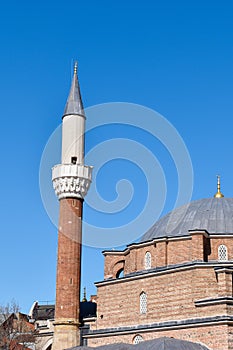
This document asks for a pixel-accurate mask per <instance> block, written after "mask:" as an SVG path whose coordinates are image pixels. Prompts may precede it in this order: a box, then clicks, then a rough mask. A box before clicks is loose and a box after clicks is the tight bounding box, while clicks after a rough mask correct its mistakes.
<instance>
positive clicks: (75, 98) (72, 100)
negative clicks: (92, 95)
mask: <svg viewBox="0 0 233 350" xmlns="http://www.w3.org/2000/svg"><path fill="white" fill-rule="evenodd" d="M77 66H78V65H77V62H76V63H75V65H74V75H73V79H72V84H71V88H70V93H69V97H68V99H67V102H66V107H65V110H64V114H63V117H64V116H66V115H70V114H72V115H74V114H77V115H82V116H85V114H84V109H83V102H82V97H81V93H80V87H79V83H78V76H77Z"/></svg>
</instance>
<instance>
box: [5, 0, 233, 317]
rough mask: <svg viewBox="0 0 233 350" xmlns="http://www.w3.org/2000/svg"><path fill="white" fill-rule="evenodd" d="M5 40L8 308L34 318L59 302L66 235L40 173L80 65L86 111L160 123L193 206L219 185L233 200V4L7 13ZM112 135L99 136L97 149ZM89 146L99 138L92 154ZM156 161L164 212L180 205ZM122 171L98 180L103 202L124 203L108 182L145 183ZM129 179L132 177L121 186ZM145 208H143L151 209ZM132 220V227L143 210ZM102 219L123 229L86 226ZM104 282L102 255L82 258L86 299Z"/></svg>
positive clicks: (13, 6)
mask: <svg viewBox="0 0 233 350" xmlns="http://www.w3.org/2000/svg"><path fill="white" fill-rule="evenodd" d="M0 38H1V40H0V43H1V55H0V91H1V95H0V107H1V138H0V147H1V172H0V181H1V254H0V266H1V270H0V271H1V273H0V286H1V288H0V303H1V304H4V303H6V302H7V301H9V300H11V299H12V298H14V299H15V300H17V301H18V303H19V304H20V306H21V308H22V310H23V311H25V312H28V310H29V308H30V306H31V304H32V303H33V301H35V300H40V301H41V300H54V298H55V270H56V242H57V230H56V227H55V226H54V225H53V224H52V223H51V221H50V219H49V217H48V215H47V213H46V211H45V209H44V207H43V204H42V201H41V196H40V188H39V167H40V160H41V155H42V152H43V149H44V147H45V144H46V142H47V141H48V139H49V137H50V135H51V133H52V132H53V131H54V130H55V128H56V127H57V126H58V125H59V124H60V122H61V116H62V113H63V110H64V106H65V102H66V98H67V95H68V91H69V87H70V82H71V74H72V65H73V61H74V59H78V61H79V79H80V85H81V90H82V96H83V101H84V105H85V107H90V106H93V105H96V104H101V103H106V102H130V103H135V104H140V105H143V106H145V107H149V108H151V109H154V110H156V111H158V112H159V113H160V114H162V115H163V116H164V117H166V118H167V119H168V120H169V121H170V122H171V123H172V124H173V125H174V127H175V128H176V129H177V130H178V132H179V133H180V135H181V136H182V138H183V140H184V142H185V144H186V146H187V148H188V150H189V153H190V156H191V159H192V163H193V170H194V191H193V199H198V198H204V197H210V196H212V195H213V194H214V192H215V187H216V177H215V176H216V174H218V173H220V174H221V175H222V191H223V192H224V194H225V196H228V197H232V196H233V162H232V149H233V137H232V129H233V122H232V111H233V99H232V92H233V63H232V62H233V2H232V1H222V2H219V1H200V0H196V1H188V2H187V1H181V0H180V1H172V0H169V1H166V0H165V1H152V0H151V1H147V0H145V1H127V0H126V1H122V0H120V1H114V2H109V1H101V0H100V1H98V2H97V1H82V2H81V1H77V0H76V1H66V2H65V1H56V2H55V1H54V2H53V1H49V0H48V1H44V0H41V1H40V2H33V1H25V0H22V1H20V2H19V1H11V2H4V3H2V4H1V10H0ZM106 133H107V134H108V137H110V138H111V135H113V137H123V138H127V137H129V138H131V139H132V138H133V136H134V135H135V138H136V140H137V142H142V143H143V144H144V145H145V147H148V148H150V147H149V145H151V144H152V143H153V142H152V141H151V140H150V136H149V135H147V134H141V136H140V135H139V134H137V133H135V131H134V130H132V129H130V128H129V129H128V130H127V128H126V129H124V128H122V130H121V129H117V130H115V129H114V128H110V129H109V130H108V131H107V132H106ZM106 133H105V131H103V132H102V133H99V134H98V135H95V137H94V140H95V142H98V140H99V139H98V138H100V136H101V135H102V136H103V139H105V138H106ZM111 133H112V134H111ZM92 142H93V139H92V138H91V134H90V137H89V138H88V139H87V150H88V149H90V148H91V147H92ZM95 142H94V143H95ZM152 148H153V147H152ZM152 148H150V149H152ZM152 151H153V152H155V153H156V157H157V158H158V159H159V161H160V163H161V165H162V167H163V169H164V173H165V177H166V180H167V186H168V187H167V188H168V193H167V199H166V205H165V208H164V212H165V211H167V210H170V209H172V207H173V204H174V198H173V197H174V196H175V195H174V193H175V192H176V191H177V175H176V173H175V171H174V169H173V168H174V165H171V169H173V170H171V172H170V167H169V165H168V164H169V161H170V160H169V159H168V158H169V157H168V156H167V154H165V153H166V152H165V151H164V149H163V148H162V147H159V146H158V148H156V147H155V148H154V149H152ZM166 157H167V159H166ZM117 162H118V161H116V163H113V162H112V164H111V163H109V165H107V166H106V169H105V170H106V171H109V175H106V174H104V171H103V174H102V175H101V173H100V175H101V176H100V181H99V186H100V188H99V191H100V193H101V194H102V195H103V196H104V197H105V199H106V200H112V199H114V196H115V195H116V193H115V191H114V186H113V184H112V185H111V186H110V187H108V186H109V184H108V179H109V178H111V179H112V180H113V181H114V180H117V179H118V177H121V175H122V177H123V178H124V177H130V174H131V172H132V174H133V177H135V179H134V180H135V181H136V182H137V181H139V180H140V177H141V175H142V174H141V173H140V171H139V170H138V169H137V170H135V171H136V172H134V166H133V165H130V166H129V167H128V166H127V164H126V166H124V164H123V163H121V165H120V166H118V164H117ZM171 163H172V162H171ZM122 164H123V166H122ZM122 168H125V171H126V173H122V172H120V173H119V174H118V175H115V174H117V171H118V169H122ZM135 174H136V175H135ZM173 175H174V176H173ZM114 176H115V177H114ZM155 181H156V173H155ZM174 187H175V188H174ZM111 190H112V193H111ZM138 196H139V197H136V198H137V202H138V203H139V202H140V198H142V200H145V198H144V197H143V193H142V194H141V197H140V194H139V195H138ZM154 205H155V206H156V198H155V201H154ZM131 209H132V211H131V212H129V215H132V213H133V210H135V212H136V213H137V212H138V210H140V208H139V209H137V207H136V206H134V207H132V208H131ZM105 219H106V222H107V223H108V224H109V225H110V226H111V225H112V226H114V215H110V216H106V217H103V218H100V217H99V216H98V215H97V216H95V214H94V213H93V212H92V210H91V209H90V208H88V207H87V206H86V207H85V220H89V221H90V222H91V223H93V224H97V223H96V220H97V221H98V220H100V221H101V220H102V221H103V220H105ZM111 219H112V220H113V221H112V223H111ZM122 220H124V218H122ZM101 224H103V222H102V223H101ZM108 224H106V226H108ZM103 225H104V224H103ZM142 234H143V232H142ZM102 278H103V258H102V255H101V249H96V248H90V247H85V248H84V250H83V276H82V280H83V282H82V283H83V286H84V285H85V286H87V292H88V295H89V294H91V293H95V288H94V287H93V283H94V282H95V281H98V280H101V279H102Z"/></svg>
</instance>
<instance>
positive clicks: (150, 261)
mask: <svg viewBox="0 0 233 350" xmlns="http://www.w3.org/2000/svg"><path fill="white" fill-rule="evenodd" d="M85 118H86V117H85V114H84V109H83V104H82V99H81V93H80V88H79V82H78V78H77V66H76V65H75V68H74V75H73V80H72V85H71V90H70V94H69V97H68V100H67V104H66V107H65V112H64V115H63V118H62V122H63V131H62V157H61V164H58V165H56V166H54V168H53V171H52V180H53V186H54V189H55V192H56V194H57V196H58V199H59V202H60V217H59V232H58V257H57V283H56V305H55V316H54V306H47V307H44V309H43V307H42V306H40V305H37V304H35V305H34V306H33V308H32V310H31V316H32V318H34V320H35V324H36V325H37V327H38V330H39V337H38V342H37V350H49V349H51V348H52V350H64V349H68V348H69V349H73V350H74V349H91V348H96V349H103V350H104V349H106V350H107V349H119V350H120V349H131V348H132V349H134V348H135V350H136V349H138V350H139V349H157V350H159V349H180V350H182V349H183V350H186V349H193V350H195V349H203V350H204V349H209V350H227V349H229V350H233V284H232V274H233V198H226V197H224V195H223V194H222V193H221V188H220V178H218V188H217V192H216V194H215V195H214V196H212V197H211V198H206V199H200V200H197V201H193V202H191V203H188V204H186V205H184V206H183V207H181V208H177V209H175V210H173V211H172V212H171V213H168V214H167V215H165V216H164V217H162V218H160V219H159V220H158V221H157V222H156V223H155V224H154V225H153V226H152V227H151V229H149V231H148V232H146V233H145V234H144V235H143V236H142V239H141V241H140V242H139V243H133V244H130V245H128V246H127V247H126V248H125V249H124V250H119V251H117V250H106V251H104V252H103V255H104V258H105V263H104V278H103V280H102V281H99V282H98V283H96V287H97V296H96V297H93V298H92V300H91V301H87V300H86V299H85V298H84V299H83V301H82V302H81V303H80V297H79V296H80V267H81V266H80V265H81V246H82V244H81V243H82V207H83V201H84V197H85V195H86V193H87V191H88V189H89V187H90V186H91V176H92V167H91V166H87V165H84V131H85ZM45 309H46V310H45ZM42 315H43V317H42ZM114 344H115V345H114ZM136 344H137V345H136Z"/></svg>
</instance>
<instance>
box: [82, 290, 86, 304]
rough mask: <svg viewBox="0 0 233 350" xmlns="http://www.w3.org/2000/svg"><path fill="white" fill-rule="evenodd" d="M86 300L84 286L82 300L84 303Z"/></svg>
mask: <svg viewBox="0 0 233 350" xmlns="http://www.w3.org/2000/svg"><path fill="white" fill-rule="evenodd" d="M86 301H87V293H86V287H84V289H83V299H82V302H83V303H85V302H86Z"/></svg>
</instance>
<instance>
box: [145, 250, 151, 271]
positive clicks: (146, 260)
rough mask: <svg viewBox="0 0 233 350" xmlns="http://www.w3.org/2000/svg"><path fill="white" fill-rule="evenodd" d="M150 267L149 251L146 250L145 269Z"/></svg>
mask: <svg viewBox="0 0 233 350" xmlns="http://www.w3.org/2000/svg"><path fill="white" fill-rule="evenodd" d="M150 268H151V253H150V252H146V254H145V269H146V270H148V269H150Z"/></svg>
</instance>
